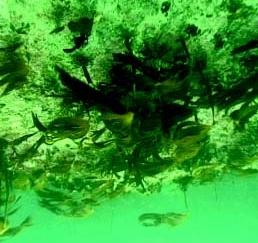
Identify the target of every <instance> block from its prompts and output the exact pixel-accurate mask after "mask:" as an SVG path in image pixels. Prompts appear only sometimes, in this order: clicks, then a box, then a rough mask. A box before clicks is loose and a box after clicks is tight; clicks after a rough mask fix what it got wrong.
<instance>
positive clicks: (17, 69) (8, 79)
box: [0, 36, 29, 96]
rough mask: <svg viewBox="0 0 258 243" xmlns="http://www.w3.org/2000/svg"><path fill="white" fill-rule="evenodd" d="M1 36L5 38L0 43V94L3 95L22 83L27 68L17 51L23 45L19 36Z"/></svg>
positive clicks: (25, 78)
mask: <svg viewBox="0 0 258 243" xmlns="http://www.w3.org/2000/svg"><path fill="white" fill-rule="evenodd" d="M2 38H3V39H6V41H3V42H1V43H0V87H1V89H2V90H1V96H4V95H7V94H8V93H9V92H11V91H12V90H14V89H19V88H21V87H22V86H23V85H24V83H25V82H26V80H27V75H28V72H29V68H28V65H27V63H26V61H25V59H24V57H23V56H22V55H21V53H20V52H19V48H20V47H21V46H22V45H23V43H22V41H21V40H20V38H18V37H11V36H10V37H8V36H6V37H2Z"/></svg>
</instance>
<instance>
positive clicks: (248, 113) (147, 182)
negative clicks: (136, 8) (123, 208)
mask: <svg viewBox="0 0 258 243" xmlns="http://www.w3.org/2000/svg"><path fill="white" fill-rule="evenodd" d="M90 2H93V1H90ZM172 2H173V1H162V2H160V4H157V6H158V8H157V9H156V11H157V12H158V13H159V14H160V16H161V17H162V19H163V20H164V21H168V22H169V21H170V20H171V19H170V17H171V16H172V14H173V11H174V8H176V6H174V3H172ZM224 4H226V9H227V10H228V11H229V15H230V16H231V21H233V19H234V16H235V15H236V14H238V13H239V10H240V9H241V8H242V6H243V3H242V1H236V0H234V1H233V0H232V1H228V2H227V3H226V2H224ZM50 5H51V6H52V10H51V11H49V12H48V13H47V14H46V16H48V14H49V15H51V18H52V19H51V20H52V23H53V25H54V26H53V29H52V30H51V29H50V30H47V31H46V32H47V36H48V37H49V39H51V41H53V42H54V43H51V41H50V42H46V45H44V48H42V50H41V51H42V53H45V52H46V53H48V50H45V49H49V50H51V48H52V47H51V44H53V46H55V47H57V48H56V49H58V48H59V49H60V50H57V53H58V54H57V55H56V56H54V58H53V56H51V55H50V57H51V58H49V57H48V56H47V59H48V58H49V59H50V61H49V63H48V64H47V65H46V66H44V67H43V68H42V69H45V68H46V70H51V72H52V73H49V75H48V71H47V72H46V73H44V74H43V75H42V74H41V73H40V72H39V73H40V74H39V76H40V78H39V80H37V81H38V83H39V84H42V89H41V90H40V92H42V93H44V94H46V93H48V94H50V95H48V96H44V97H40V98H41V99H40V101H39V102H42V103H40V104H37V106H41V105H42V107H34V104H33V105H31V106H30V108H29V111H31V110H33V111H35V110H39V109H38V108H42V111H43V112H42V114H40V113H39V112H38V111H37V113H35V112H32V122H31V120H29V121H30V123H31V125H32V123H33V125H32V127H29V128H28V131H27V130H25V131H24V130H23V131H22V132H21V133H20V134H19V135H17V136H15V135H14V134H11V135H10V136H8V139H6V140H2V141H0V146H2V148H3V149H2V150H3V151H4V150H5V148H7V147H8V149H9V150H10V151H8V152H7V154H6V157H4V158H5V159H4V160H3V161H0V163H1V164H0V165H1V174H0V175H1V177H0V179H1V212H3V213H2V214H1V215H0V221H3V226H1V227H2V228H3V229H2V232H3V234H8V235H10V234H12V232H18V231H19V230H20V229H22V228H23V227H24V226H26V225H29V221H30V220H29V218H26V219H25V220H24V222H22V223H21V224H20V225H19V226H17V227H18V228H17V227H16V226H15V227H13V226H12V224H11V223H9V220H7V218H9V216H11V214H8V210H6V208H9V200H8V198H9V195H10V190H11V188H12V187H13V188H15V189H17V190H27V189H32V190H34V191H35V192H36V193H37V196H38V200H39V204H40V206H42V207H44V208H46V209H48V210H50V211H51V212H53V213H55V214H58V215H65V216H68V217H87V216H89V215H90V214H91V213H92V212H93V211H94V210H95V208H97V206H98V205H99V204H100V203H102V202H103V201H105V200H107V199H111V198H113V197H118V196H121V195H124V194H126V193H127V192H130V191H138V192H141V193H146V194H147V193H152V192H159V191H160V190H161V187H162V185H163V184H164V183H166V182H169V183H176V184H178V187H179V188H180V190H182V192H183V193H184V197H185V205H186V206H187V190H188V188H189V185H191V184H194V183H198V184H205V183H211V182H213V181H215V180H217V179H219V178H220V176H222V175H223V174H225V173H228V172H231V171H234V173H235V172H236V173H239V174H241V173H242V174H243V175H244V174H248V173H257V172H258V170H257V168H255V166H254V164H255V161H257V142H256V141H257V139H258V138H257V134H258V132H257V131H258V125H257V124H256V121H255V119H256V115H257V110H258V109H257V108H258V107H257V97H258V85H257V74H258V73H257V65H256V64H257V56H258V55H257V47H258V46H257V38H255V35H252V37H250V38H246V39H245V40H243V41H241V42H238V43H237V42H236V44H234V45H231V46H230V43H231V42H230V41H231V40H229V39H230V38H229V37H228V36H230V34H229V33H224V32H223V31H220V30H216V31H215V32H214V33H213V34H212V36H211V38H210V42H209V43H207V46H205V45H206V44H203V43H204V42H202V41H201V38H203V35H206V34H207V29H206V30H205V28H204V27H203V25H201V24H197V23H195V22H194V21H185V22H184V23H182V26H181V25H180V27H179V28H178V29H177V30H174V29H173V30H172V29H169V28H168V29H167V26H166V25H165V24H164V25H161V26H160V28H158V30H155V28H153V29H152V28H150V29H148V24H146V26H145V25H144V26H140V28H139V29H140V30H138V27H137V28H135V30H132V29H130V26H129V25H128V24H127V25H126V24H124V23H123V24H121V23H120V24H119V25H118V26H120V27H121V30H119V31H118V32H119V38H115V45H114V46H111V47H109V50H100V49H101V48H102V47H101V48H99V49H98V48H97V47H96V46H95V43H93V44H92V43H91V42H92V41H93V42H94V41H96V42H97V44H99V43H102V42H105V43H106V42H107V43H109V42H110V43H112V41H113V39H112V38H113V37H110V39H109V36H108V37H106V36H101V35H100V36H98V33H100V32H101V33H103V32H105V30H104V31H103V30H102V28H103V26H102V24H103V22H104V23H105V21H107V20H106V18H107V19H108V21H109V17H106V16H104V15H105V14H103V13H101V12H99V11H100V10H96V11H95V10H94V11H92V10H89V11H88V12H90V13H88V14H87V11H85V12H84V11H81V12H79V13H73V12H72V8H73V6H72V2H71V1H69V0H58V1H51V4H50ZM222 7H223V6H222ZM117 8H118V9H119V8H120V10H119V11H122V9H123V6H117ZM89 9H90V7H89ZM81 14H83V15H81ZM209 17H211V16H209ZM163 20H162V21H163ZM229 20H230V18H229ZM116 21H118V20H117V19H116V20H115V22H116ZM111 22H112V21H111ZM229 22H230V21H229ZM114 24H115V23H114ZM31 26H32V25H31ZM99 26H100V27H101V30H100V29H99V28H100V27H99ZM145 27H146V33H147V34H146V35H145V34H143V35H142V36H140V37H139V36H137V35H138V34H139V33H138V32H137V31H142V32H143V33H145V32H144V31H145V30H141V28H143V29H144V28H145ZM10 28H11V30H12V31H13V32H15V33H16V34H18V35H25V36H26V35H27V34H28V31H29V28H30V24H25V23H22V24H21V26H15V25H14V24H11V26H10ZM51 28H52V27H51ZM104 28H105V26H104ZM116 28H117V27H115V26H114V28H113V27H112V28H111V31H110V32H112V33H110V34H112V35H116V34H117V33H116V31H117V29H116ZM107 29H108V26H107ZM113 32H114V33H113ZM148 32H151V33H150V35H148V34H149V33H148ZM66 34H67V35H66ZM62 35H64V36H65V35H66V39H65V41H67V40H68V43H67V42H63V41H62V42H60V43H61V45H60V46H58V45H57V44H58V40H59V38H60V40H63V39H62ZM150 36H151V37H150ZM28 38H29V40H30V41H31V39H30V37H29V36H28ZM199 38H200V39H199ZM111 39H112V40H111ZM139 39H141V40H139ZM7 40H9V38H7ZM118 40H119V43H118ZM37 41H38V40H37ZM37 41H35V42H34V40H33V41H32V42H31V44H32V45H35V46H36V47H38V45H39V46H40V44H41V43H40V42H37ZM69 41H70V42H69ZM101 41H102V42H101ZM199 41H200V44H198V43H199ZM139 42H140V44H139ZM29 43H30V42H29ZM44 43H45V42H44ZM201 43H202V44H201ZM231 44H232V43H231ZM23 45H24V44H23V41H21V39H20V38H17V39H15V38H13V39H12V40H11V38H10V41H3V42H1V43H0V86H1V89H3V90H2V92H1V95H2V96H7V95H8V94H9V93H10V92H11V91H13V90H15V89H17V88H20V87H22V85H23V84H24V83H25V81H26V79H27V76H28V75H29V68H28V64H27V62H26V60H25V59H24V56H23V55H22V54H21V52H20V50H22V48H23V47H24V46H23ZM48 45H49V46H48ZM202 45H204V46H202ZM35 46H34V47H35ZM107 46H108V45H107ZM29 48H30V47H29ZM29 48H28V49H29ZM95 49H98V51H96V50H95ZM107 49H108V48H107ZM210 49H211V50H210ZM225 50H226V54H227V55H229V57H230V58H231V59H233V60H234V62H235V63H237V62H239V63H238V64H239V70H241V71H243V75H242V76H241V78H237V79H235V78H234V75H233V74H232V82H229V83H226V82H224V81H225V80H224V79H223V78H224V77H222V75H221V74H220V72H219V71H220V70H218V69H219V68H221V69H223V68H224V67H220V66H219V67H216V66H215V64H213V62H214V63H216V62H217V60H214V59H216V58H217V56H219V55H222V54H223V53H224V52H223V51H225ZM58 51H60V52H58ZM95 52H96V53H95ZM220 52H221V53H222V54H220ZM103 53H104V54H103ZM32 54H35V53H32ZM36 54H38V53H36ZM48 54H49V53H48ZM34 56H35V55H34ZM38 59H39V58H38ZM106 59H107V60H106ZM223 60H224V59H223ZM40 61H41V60H40ZM42 61H45V60H42ZM102 61H103V63H102ZM33 65H34V64H32V66H33ZM37 65H39V64H37ZM37 65H35V67H37V68H38V67H39V66H37ZM227 65H228V64H225V66H226V67H225V69H229V70H230V68H231V67H230V66H227ZM98 66H101V67H103V69H106V70H105V72H106V75H107V77H105V76H104V78H103V79H101V78H99V79H98V78H96V77H99V76H101V75H99V76H98V73H97V72H98V71H96V70H98V69H101V68H99V67H98ZM39 70H40V68H39ZM37 71H38V70H37ZM49 72H50V71H49ZM232 73H233V71H232ZM45 76H47V77H45ZM230 81H231V80H230ZM54 82H56V83H54ZM30 89H31V90H30ZM28 90H29V91H28V93H30V92H31V94H32V96H33V95H34V96H36V97H37V95H40V92H39V91H38V90H34V89H33V85H32V86H31V87H28ZM37 92H39V93H37ZM59 92H60V93H59ZM42 93H41V94H42ZM52 94H53V95H52ZM27 95H28V96H30V95H29V94H27ZM7 97H8V96H7ZM1 98H2V97H1ZM3 98H6V97H3ZM55 98H56V99H55ZM60 98H61V99H62V98H63V103H58V102H59V101H60ZM50 99H52V100H51V102H52V101H53V103H54V104H55V105H54V108H53V105H52V104H51V107H52V108H51V109H50V108H49V107H50V106H49V107H48V104H49V103H51V102H50V101H49V100H50ZM27 101H28V102H29V101H30V99H28V100H26V102H27ZM56 101H57V102H56ZM45 102H46V103H45ZM48 102H49V103H48ZM74 104H76V105H77V106H76V105H74ZM5 106H8V104H3V105H2V103H1V104H0V107H1V108H0V109H2V108H3V109H5V108H6V107H5ZM59 110H61V111H60V112H59ZM48 113H54V114H55V115H52V116H50V117H52V119H49V118H45V117H44V115H46V116H48V115H49V114H48ZM85 117H87V118H85ZM223 119H224V120H226V121H227V122H228V124H229V128H228V127H227V128H226V127H223V128H222V129H221V130H225V131H220V133H221V134H225V133H226V132H227V131H228V130H230V128H231V126H232V130H233V132H232V141H231V143H230V142H229V144H225V145H224V146H221V147H219V145H218V144H217V143H216V142H214V141H213V140H212V139H213V138H214V137H216V135H215V136H214V130H216V129H218V130H219V129H220V122H221V121H222V120H223ZM26 124H27V123H26ZM28 124H29V122H28ZM223 132H225V133H223ZM7 133H8V132H7ZM243 134H248V135H246V136H244V135H243ZM238 138H239V139H238ZM222 140H223V139H222ZM211 141H212V142H211ZM250 143H252V145H250V148H246V147H245V146H244V144H250ZM1 144H2V145H1ZM74 145H76V146H74ZM39 148H40V149H39ZM0 151H1V147H0ZM0 155H1V154H0ZM4 156H5V155H4ZM8 156H9V157H8ZM5 162H7V163H5ZM252 166H254V167H252ZM11 175H12V176H11ZM185 218H186V215H185V214H183V213H182V214H180V213H173V212H169V213H161V214H159V213H146V214H143V215H141V216H140V217H139V221H140V223H142V224H143V225H144V226H158V225H160V224H167V225H170V226H176V225H178V224H180V223H181V222H182V221H183V220H184V219H185ZM10 222H11V221H10ZM0 224H1V222H0ZM7 225H11V227H9V226H8V227H7ZM9 229H10V230H9ZM11 229H13V230H11Z"/></svg>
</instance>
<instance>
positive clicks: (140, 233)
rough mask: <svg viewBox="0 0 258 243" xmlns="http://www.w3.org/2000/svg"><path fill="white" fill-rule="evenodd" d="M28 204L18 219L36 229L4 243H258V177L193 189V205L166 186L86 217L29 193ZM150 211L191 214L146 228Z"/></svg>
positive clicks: (190, 197)
mask: <svg viewBox="0 0 258 243" xmlns="http://www.w3.org/2000/svg"><path fill="white" fill-rule="evenodd" d="M23 200H24V201H25V204H24V205H23V206H22V207H21V208H20V210H19V217H21V219H23V218H24V217H26V216H27V215H28V214H29V215H31V217H32V220H33V225H32V226H31V227H28V228H26V229H24V230H23V231H22V232H20V233H19V234H17V235H16V236H15V237H13V238H11V239H7V240H5V241H4V242H7V243H40V242H44V243H66V242H78V243H82V242H97V243H98V242H105V243H109V242H113V243H114V242H122V243H129V242H130V243H132V242H135V243H145V242H148V243H167V242H169V243H170V242H171V243H185V242H187V243H215V242H219V243H243V242H258V233H257V228H258V176H249V177H241V178H236V177H226V178H224V179H223V180H222V181H219V182H216V183H212V184H209V185H194V186H191V187H190V188H189V190H188V191H187V201H188V207H186V205H185V200H184V194H183V193H182V192H181V191H179V190H176V189H175V188H174V187H172V186H167V187H166V188H165V189H163V191H162V192H161V193H159V194H153V195H150V196H146V195H138V194H136V195H132V194H131V195H127V196H124V197H122V198H118V199H113V200H111V201H109V202H107V203H105V204H104V205H102V206H99V207H98V208H96V212H95V213H94V214H93V215H91V216H90V217H89V218H85V219H81V218H80V219H74V218H65V217H61V216H56V215H54V214H52V213H51V212H49V211H47V210H45V209H43V208H40V207H39V206H38V205H37V201H36V199H35V197H34V196H33V194H32V193H30V192H28V193H26V195H24V196H23ZM149 212H155V213H165V212H185V213H187V214H188V216H187V218H186V220H185V221H184V222H183V223H182V224H180V225H178V226H176V227H171V226H167V225H160V226H158V227H144V226H142V225H141V224H140V223H139V222H138V216H139V215H140V214H142V213H149ZM21 219H20V220H21ZM0 241H1V240H0Z"/></svg>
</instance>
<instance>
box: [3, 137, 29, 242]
mask: <svg viewBox="0 0 258 243" xmlns="http://www.w3.org/2000/svg"><path fill="white" fill-rule="evenodd" d="M7 146H8V142H7V141H6V140H5V139H3V138H0V240H1V239H5V238H8V237H13V236H15V235H16V234H17V233H19V232H20V231H21V230H23V228H24V227H27V226H30V225H31V218H30V217H29V216H28V217H26V218H25V219H24V220H23V221H22V222H21V223H20V224H19V225H16V226H15V225H13V224H12V223H11V222H10V218H11V217H12V215H14V214H16V213H17V211H18V210H19V208H20V206H19V205H18V202H19V201H20V199H21V196H17V195H15V193H14V192H13V190H12V189H13V187H12V175H11V173H12V171H13V168H12V167H11V164H10V163H8V156H7V153H6V149H7Z"/></svg>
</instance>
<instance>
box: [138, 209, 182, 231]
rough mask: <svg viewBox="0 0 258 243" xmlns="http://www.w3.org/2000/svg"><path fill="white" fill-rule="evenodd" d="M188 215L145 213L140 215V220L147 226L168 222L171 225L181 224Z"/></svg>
mask: <svg viewBox="0 0 258 243" xmlns="http://www.w3.org/2000/svg"><path fill="white" fill-rule="evenodd" d="M186 217H187V215H186V214H183V213H174V212H169V213H164V214H161V213H144V214H142V215H140V216H139V218H138V220H139V222H140V223H141V224H142V225H143V226H146V227H153V226H159V225H161V224H167V225H169V226H171V227H175V226H177V225H180V224H181V223H182V222H183V221H184V220H185V219H186Z"/></svg>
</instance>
